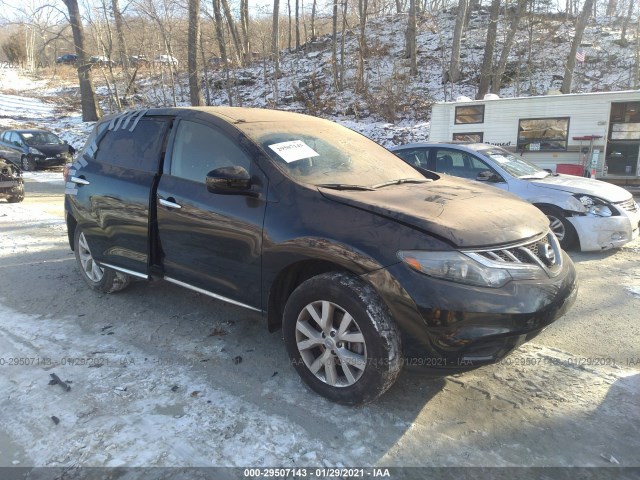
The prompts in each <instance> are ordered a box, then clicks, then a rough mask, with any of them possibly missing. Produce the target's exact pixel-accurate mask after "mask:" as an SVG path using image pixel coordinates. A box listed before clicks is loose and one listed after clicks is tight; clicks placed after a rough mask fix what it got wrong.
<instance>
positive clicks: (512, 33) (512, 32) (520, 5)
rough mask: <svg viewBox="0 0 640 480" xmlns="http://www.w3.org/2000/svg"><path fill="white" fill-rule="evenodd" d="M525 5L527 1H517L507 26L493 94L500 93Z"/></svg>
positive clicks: (494, 78)
mask: <svg viewBox="0 0 640 480" xmlns="http://www.w3.org/2000/svg"><path fill="white" fill-rule="evenodd" d="M526 4H527V0H518V2H517V3H516V9H515V12H513V17H512V18H511V24H510V25H509V31H508V32H507V38H505V40H504V44H503V46H502V52H501V53H500V60H498V66H497V67H496V69H495V72H494V75H493V85H492V87H491V91H493V92H494V93H498V92H499V91H500V86H501V85H502V76H503V75H504V70H505V68H506V66H507V60H508V59H509V54H510V53H511V49H512V48H513V41H514V40H515V38H516V32H517V30H518V25H519V24H520V20H521V19H522V14H523V13H524V7H525V6H526Z"/></svg>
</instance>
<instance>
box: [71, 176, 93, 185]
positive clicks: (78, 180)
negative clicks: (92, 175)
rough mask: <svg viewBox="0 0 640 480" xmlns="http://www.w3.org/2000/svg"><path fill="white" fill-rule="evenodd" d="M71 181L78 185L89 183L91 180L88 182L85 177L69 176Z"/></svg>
mask: <svg viewBox="0 0 640 480" xmlns="http://www.w3.org/2000/svg"><path fill="white" fill-rule="evenodd" d="M71 181H72V182H73V183H76V184H78V185H90V184H91V182H89V180H87V179H86V178H82V177H71Z"/></svg>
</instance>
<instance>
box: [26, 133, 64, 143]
mask: <svg viewBox="0 0 640 480" xmlns="http://www.w3.org/2000/svg"><path fill="white" fill-rule="evenodd" d="M22 138H24V141H25V143H26V144H27V145H31V146H33V145H61V144H62V143H63V142H62V140H60V139H59V138H58V137H57V136H55V135H54V134H53V133H49V132H23V133H22Z"/></svg>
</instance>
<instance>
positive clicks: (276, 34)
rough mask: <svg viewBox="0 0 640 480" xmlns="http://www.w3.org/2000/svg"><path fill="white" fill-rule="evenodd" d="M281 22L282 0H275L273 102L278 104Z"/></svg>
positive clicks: (272, 33) (272, 31) (272, 49)
mask: <svg viewBox="0 0 640 480" xmlns="http://www.w3.org/2000/svg"><path fill="white" fill-rule="evenodd" d="M279 23H280V0H273V26H272V30H271V53H272V55H273V64H274V78H273V102H274V104H275V105H277V104H278V77H279V76H280V65H279V62H280V45H279V42H278V38H279V33H280V32H279Z"/></svg>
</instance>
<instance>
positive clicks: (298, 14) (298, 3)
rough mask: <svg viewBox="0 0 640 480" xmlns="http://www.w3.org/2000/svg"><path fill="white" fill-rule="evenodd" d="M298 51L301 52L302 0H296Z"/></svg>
mask: <svg viewBox="0 0 640 480" xmlns="http://www.w3.org/2000/svg"><path fill="white" fill-rule="evenodd" d="M295 16H296V51H298V50H300V0H296V9H295Z"/></svg>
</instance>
